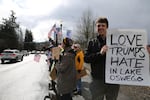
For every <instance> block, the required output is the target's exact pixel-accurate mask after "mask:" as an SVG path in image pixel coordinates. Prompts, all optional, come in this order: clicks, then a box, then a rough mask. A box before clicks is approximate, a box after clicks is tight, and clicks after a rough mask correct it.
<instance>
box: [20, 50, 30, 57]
mask: <svg viewBox="0 0 150 100" xmlns="http://www.w3.org/2000/svg"><path fill="white" fill-rule="evenodd" d="M21 53H23V55H24V56H29V52H28V51H27V50H22V51H21Z"/></svg>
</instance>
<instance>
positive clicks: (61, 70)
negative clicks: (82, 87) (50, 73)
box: [55, 38, 76, 100]
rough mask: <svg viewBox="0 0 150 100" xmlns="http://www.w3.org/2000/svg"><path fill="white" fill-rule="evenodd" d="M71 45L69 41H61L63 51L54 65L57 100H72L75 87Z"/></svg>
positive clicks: (66, 39)
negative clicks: (58, 97) (58, 96)
mask: <svg viewBox="0 0 150 100" xmlns="http://www.w3.org/2000/svg"><path fill="white" fill-rule="evenodd" d="M72 44H73V41H72V40H71V39H69V38H64V39H63V42H62V48H63V49H64V50H63V53H62V54H61V55H60V58H59V60H58V62H56V65H55V68H56V70H57V92H58V94H59V95H60V99H59V100H72V91H73V90H74V89H75V87H76V69H75V52H74V50H73V49H72V48H71V46H72Z"/></svg>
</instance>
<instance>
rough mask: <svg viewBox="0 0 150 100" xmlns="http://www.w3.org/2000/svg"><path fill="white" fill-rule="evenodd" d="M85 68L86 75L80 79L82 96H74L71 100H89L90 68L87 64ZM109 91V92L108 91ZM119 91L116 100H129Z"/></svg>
mask: <svg viewBox="0 0 150 100" xmlns="http://www.w3.org/2000/svg"><path fill="white" fill-rule="evenodd" d="M85 66H86V68H87V72H88V75H86V76H85V77H83V78H82V86H83V89H82V96H79V95H77V96H74V97H73V100H90V95H91V94H90V91H89V84H90V82H91V77H90V70H91V69H90V66H89V64H85ZM110 91H111V90H110ZM121 91H123V90H120V91H119V94H118V99H117V100H131V99H130V98H129V97H128V96H126V95H125V94H123V93H121Z"/></svg>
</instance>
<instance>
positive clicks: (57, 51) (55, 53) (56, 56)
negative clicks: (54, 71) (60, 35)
mask: <svg viewBox="0 0 150 100" xmlns="http://www.w3.org/2000/svg"><path fill="white" fill-rule="evenodd" d="M59 56H60V47H54V48H52V59H55V60H59Z"/></svg>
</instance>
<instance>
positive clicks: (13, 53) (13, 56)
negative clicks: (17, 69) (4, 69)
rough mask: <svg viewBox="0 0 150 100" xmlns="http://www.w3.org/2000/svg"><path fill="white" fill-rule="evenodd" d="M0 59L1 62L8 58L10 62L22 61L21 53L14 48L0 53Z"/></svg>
mask: <svg viewBox="0 0 150 100" xmlns="http://www.w3.org/2000/svg"><path fill="white" fill-rule="evenodd" d="M0 59H1V63H2V64H3V63H5V61H6V60H9V61H10V62H12V61H15V62H16V61H18V60H20V61H23V54H22V53H21V52H20V51H19V50H16V49H7V50H4V51H3V52H2V53H1V54H0Z"/></svg>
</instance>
